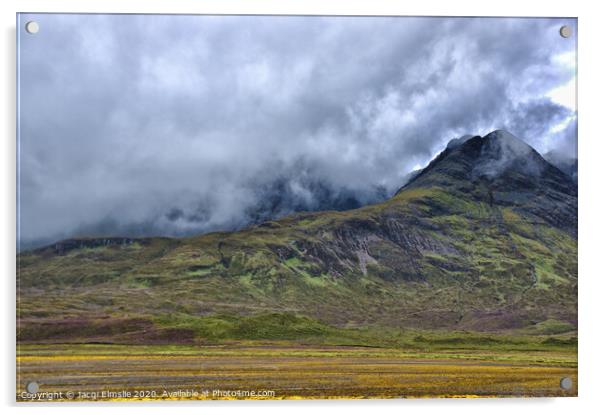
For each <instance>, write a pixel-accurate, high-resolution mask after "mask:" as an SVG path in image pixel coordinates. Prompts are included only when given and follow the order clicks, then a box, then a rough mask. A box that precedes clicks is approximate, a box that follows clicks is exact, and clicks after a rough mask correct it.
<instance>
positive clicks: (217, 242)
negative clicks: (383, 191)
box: [18, 187, 577, 339]
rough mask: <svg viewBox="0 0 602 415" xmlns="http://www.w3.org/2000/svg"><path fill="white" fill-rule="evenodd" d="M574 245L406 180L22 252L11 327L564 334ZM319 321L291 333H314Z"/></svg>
mask: <svg viewBox="0 0 602 415" xmlns="http://www.w3.org/2000/svg"><path fill="white" fill-rule="evenodd" d="M383 229H385V231H383ZM400 237H401V238H402V239H394V238H400ZM576 249H577V245H576V240H575V239H574V238H572V237H571V236H569V235H567V234H566V233H564V232H562V231H560V230H558V229H555V228H553V227H550V226H545V225H540V224H536V223H533V222H529V221H527V220H526V219H525V218H523V217H522V216H521V215H520V214H519V213H518V212H517V211H514V210H512V209H511V208H508V207H504V208H502V207H498V206H495V205H494V206H490V205H489V204H486V203H481V202H477V201H475V199H474V198H473V197H469V196H464V195H462V194H458V193H451V192H448V191H445V190H443V189H440V188H436V187H433V188H418V189H408V190H405V191H403V192H401V193H399V194H398V195H396V196H395V197H394V198H392V199H391V200H389V201H387V202H385V203H383V204H379V205H374V206H367V207H364V208H361V209H357V210H352V211H346V212H322V213H311V214H307V213H306V214H296V215H292V216H289V217H286V218H283V219H281V220H278V221H273V222H267V223H265V224H263V225H260V226H257V227H252V228H249V229H246V230H243V231H240V232H235V233H213V234H208V235H203V236H199V237H193V238H185V239H166V238H154V239H150V240H148V241H143V242H135V243H132V244H129V245H120V246H104V247H97V248H91V249H90V248H82V249H75V250H71V251H69V252H67V253H66V254H65V255H56V254H54V253H53V252H52V250H51V249H50V250H45V251H44V250H41V251H35V252H29V253H23V254H21V255H19V256H18V261H19V266H20V268H19V270H20V273H19V284H20V289H19V294H20V295H19V299H18V301H19V312H20V315H19V317H20V319H21V324H20V327H21V328H22V330H27V327H28V324H29V323H30V322H36V321H38V320H39V321H44V320H47V321H56V319H57V318H59V319H63V318H71V319H73V318H79V319H92V320H95V319H104V318H109V319H111V318H113V319H127V318H143V319H148V320H149V321H152V322H153V324H154V325H159V326H160V327H183V326H186V327H188V328H191V329H192V330H193V332H194V335H195V336H197V337H198V338H209V339H215V338H218V337H220V336H221V337H223V338H229V337H232V335H231V333H233V332H232V330H234V333H236V332H238V333H240V330H244V328H241V327H238V326H237V327H238V328H236V329H232V328H231V327H230V328H228V327H229V326H228V325H229V324H230V323H228V321H229V320H228V318H225V317H224V318H221V320H220V319H218V320H217V321H216V322H215V327H214V328H215V329H216V330H217V331H215V332H211V333H210V334H208V332H207V330H208V329H207V327H206V326H207V324H209V322H210V321H211V318H212V317H207V316H212V315H222V316H241V315H242V316H249V315H253V314H258V313H279V314H280V315H282V313H294V314H297V315H304V316H308V317H311V318H312V319H317V320H319V321H322V322H324V324H327V325H328V327H347V328H353V327H363V326H374V327H419V328H421V329H427V330H428V329H435V328H444V329H446V330H455V329H465V330H505V329H508V330H514V331H516V330H531V331H532V332H533V333H536V332H537V330H541V329H542V327H544V326H546V325H548V326H554V325H555V326H556V331H558V330H560V331H561V332H562V331H564V332H570V331H571V330H574V329H575V324H576V289H577V264H576V258H577V254H576ZM187 319H188V323H186V320H187ZM207 319H209V320H207ZM199 324H200V326H199ZM316 324H318V326H315V327H314V326H311V325H310V326H311V327H312V328H311V330H310V332H308V333H305V332H303V333H301V334H299V333H297V334H296V335H295V336H297V337H308V336H309V337H311V336H313V335H315V334H316V332H314V331H313V330H318V332H317V334H319V335H321V336H323V335H324V333H323V332H321V331H320V330H326V329H324V328H323V327H322V326H320V324H322V323H316ZM209 326H211V324H209ZM29 327H36V326H31V325H29ZM202 327H205V328H202ZM220 327H221V328H220ZM321 327H322V328H321ZM324 327H326V325H324ZM559 327H560V329H559ZM272 328H273V327H272ZM257 329H259V328H258V327H255V328H254V330H257ZM220 330H222V331H221V332H220ZM333 330H337V329H334V328H333ZM216 333H217V334H216ZM219 333H223V335H221V334H219ZM228 333H230V334H228ZM260 333H263V334H261V336H264V337H267V338H269V337H270V336H272V334H271V333H272V332H271V331H270V329H266V330H264V331H263V332H261V331H260ZM320 333H321V334H320ZM330 334H331V333H329V335H330ZM234 337H236V336H234ZM239 337H241V336H239ZM293 337H294V336H293ZM242 338H245V336H242Z"/></svg>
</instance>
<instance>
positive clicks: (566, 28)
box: [560, 26, 573, 39]
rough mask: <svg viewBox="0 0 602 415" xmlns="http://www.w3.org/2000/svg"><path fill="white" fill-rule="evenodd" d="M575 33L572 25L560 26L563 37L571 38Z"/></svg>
mask: <svg viewBox="0 0 602 415" xmlns="http://www.w3.org/2000/svg"><path fill="white" fill-rule="evenodd" d="M572 34H573V29H571V26H562V27H561V28H560V36H562V37H563V38H565V39H566V38H569V37H571V35H572Z"/></svg>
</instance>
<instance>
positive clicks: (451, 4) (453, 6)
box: [0, 0, 602, 415]
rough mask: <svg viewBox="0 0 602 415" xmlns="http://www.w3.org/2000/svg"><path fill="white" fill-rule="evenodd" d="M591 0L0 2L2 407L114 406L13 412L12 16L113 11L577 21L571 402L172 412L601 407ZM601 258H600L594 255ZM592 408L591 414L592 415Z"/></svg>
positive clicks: (212, 405)
mask: <svg viewBox="0 0 602 415" xmlns="http://www.w3.org/2000/svg"><path fill="white" fill-rule="evenodd" d="M595 3H596V2H594V1H581V0H566V1H554V0H548V1H539V2H527V1H525V0H503V1H495V2H488V1H474V0H453V1H435V0H420V1H408V2H404V1H397V0H364V1H360V0H306V1H303V2H301V1H293V0H264V1H260V0H257V1H253V0H221V1H220V0H211V1H209V0H205V1H194V0H121V1H107V0H105V1H101V0H94V1H91V0H85V1H81V0H80V1H76V0H53V1H44V0H21V1H16V0H2V1H1V2H0V8H1V10H2V14H1V19H2V20H1V21H2V43H1V44H2V55H1V59H0V62H2V63H1V64H0V70H1V71H2V77H1V79H2V84H3V88H2V91H3V97H2V100H1V101H0V109H1V110H0V114H1V117H2V122H1V123H0V125H2V126H3V127H4V137H3V140H2V148H1V149H0V154H1V155H2V161H1V162H0V165H1V171H2V180H0V186H1V189H2V195H3V203H2V205H1V209H2V215H0V220H1V222H0V223H1V227H0V229H2V236H3V237H2V238H1V242H0V244H1V245H0V255H2V264H3V268H2V269H3V271H4V272H3V273H2V274H1V279H2V283H3V284H2V287H1V288H0V290H1V291H2V294H3V300H4V301H2V306H1V310H2V315H3V317H4V318H3V321H2V322H3V324H2V334H3V340H2V342H0V347H1V348H2V356H3V359H4V362H3V364H2V365H1V366H0V367H2V368H3V369H4V370H3V373H2V376H1V378H0V385H1V387H0V393H1V394H2V396H1V397H0V399H1V402H2V404H3V406H7V407H8V408H7V409H8V411H7V412H5V413H12V412H13V411H17V410H18V411H19V412H23V413H30V412H34V411H41V412H44V413H50V414H52V413H61V414H62V413H81V412H82V411H85V412H86V413H89V414H96V413H106V411H107V410H115V409H118V408H116V406H118V404H97V405H86V406H85V407H83V406H82V405H78V404H72V405H67V406H65V405H60V406H59V405H56V404H54V405H48V404H40V405H36V404H23V405H19V406H15V405H16V404H14V403H13V402H14V396H15V393H14V391H15V385H14V383H15V372H14V368H15V363H14V352H15V345H14V342H15V308H14V304H15V284H14V281H15V280H14V275H15V203H16V198H15V191H16V186H15V181H16V178H15V152H16V146H15V128H16V127H15V116H16V115H15V76H16V71H15V40H16V39H15V20H16V19H15V13H16V12H18V11H20V12H87V13H90V12H114V13H197V14H317V15H319V14H337V15H341V14H348V15H450V16H454V15H455V16H484V15H487V16H550V17H551V16H558V17H567V16H569V17H578V18H579V74H578V82H579V141H580V145H579V193H580V195H579V280H580V281H579V395H580V397H579V398H563V399H561V398H551V399H479V400H448V399H438V400H407V401H406V400H392V401H376V400H366V401H286V402H281V401H270V402H200V403H177V404H176V408H175V410H176V411H178V412H186V413H187V412H193V411H194V413H204V412H205V413H206V412H217V411H220V412H224V413H235V412H242V411H244V412H245V413H247V412H248V413H251V414H253V413H258V414H259V413H261V414H262V415H264V414H271V413H274V414H275V413H282V412H286V413H287V415H289V414H290V415H293V414H301V413H303V414H305V413H306V412H326V411H329V412H332V411H337V412H347V413H351V414H354V413H358V414H359V413H365V412H366V411H367V410H370V409H371V408H374V410H376V411H378V412H383V413H396V414H400V413H404V412H406V413H410V412H418V411H419V412H420V413H421V414H430V413H445V414H446V415H447V414H462V415H467V414H472V413H478V414H483V413H487V415H493V414H504V415H507V414H508V412H516V413H523V412H527V411H529V412H538V413H540V411H541V412H543V411H545V414H546V415H553V414H563V415H564V414H567V413H569V414H570V413H572V414H576V413H579V414H581V413H589V412H593V411H595V410H599V407H600V406H601V405H600V404H601V403H602V402H601V401H602V399H600V396H602V393H600V392H599V391H598V386H599V385H601V383H602V382H600V381H598V379H600V378H602V373H601V372H600V369H601V367H600V358H599V349H600V348H601V343H600V339H601V335H600V324H599V321H598V319H599V316H601V315H602V313H601V310H600V306H599V304H601V303H602V301H600V297H601V296H602V284H601V281H602V275H601V273H600V272H598V271H599V268H600V267H599V264H598V262H597V259H598V258H599V257H601V256H600V253H599V251H600V249H601V248H602V229H600V216H601V215H602V206H601V205H600V193H601V192H600V187H601V186H600V179H601V178H602V173H601V171H600V166H601V164H602V144H601V140H602V136H601V135H602V133H601V130H602V128H601V125H602V117H601V116H600V112H601V109H600V108H601V107H602V104H601V102H600V100H601V97H602V89H601V88H600V77H601V76H602V65H601V59H600V53H599V50H600V49H602V47H600V40H602V30H601V27H602V22H601V21H600V17H601V16H600V13H596V9H595V7H594V5H595ZM601 258H602V257H601ZM167 407H168V405H165V404H152V405H147V404H133V405H128V411H130V412H131V413H132V414H136V413H145V414H146V413H162V412H165V410H167ZM594 408H595V409H594Z"/></svg>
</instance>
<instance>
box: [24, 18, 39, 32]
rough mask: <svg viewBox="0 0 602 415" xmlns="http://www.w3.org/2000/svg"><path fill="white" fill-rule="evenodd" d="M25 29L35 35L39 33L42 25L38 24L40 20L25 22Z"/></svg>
mask: <svg viewBox="0 0 602 415" xmlns="http://www.w3.org/2000/svg"><path fill="white" fill-rule="evenodd" d="M25 30H26V31H27V33H29V34H30V35H35V34H36V33H38V32H39V31H40V25H39V24H38V22H34V21H31V22H27V23H25Z"/></svg>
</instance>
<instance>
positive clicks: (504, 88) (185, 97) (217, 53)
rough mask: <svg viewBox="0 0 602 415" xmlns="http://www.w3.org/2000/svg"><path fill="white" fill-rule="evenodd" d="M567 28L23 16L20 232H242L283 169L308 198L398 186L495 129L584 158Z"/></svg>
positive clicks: (497, 22) (548, 24)
mask: <svg viewBox="0 0 602 415" xmlns="http://www.w3.org/2000/svg"><path fill="white" fill-rule="evenodd" d="M34 19H35V20H36V21H38V22H39V24H40V31H39V33H38V34H36V35H29V34H27V33H25V32H24V30H23V26H24V24H25V22H27V21H29V20H34ZM562 24H570V25H571V26H572V27H573V28H574V29H575V33H576V20H571V19H452V18H382V17H380V18H365V17H354V18H350V17H327V18H320V17H235V16H229V17H225V16H222V17H220V16H212V17H209V16H132V15H52V14H47V15H22V16H21V27H20V28H19V30H20V32H21V33H20V36H21V43H20V46H19V52H20V63H21V65H20V70H19V75H20V98H21V106H20V114H21V119H20V132H21V136H20V138H21V142H20V160H19V162H20V163H19V166H20V171H19V173H20V209H19V213H20V234H21V238H22V241H23V242H24V243H25V244H26V245H27V244H30V243H33V242H32V241H51V240H53V239H59V238H64V237H69V236H72V235H78V234H86V233H88V234H94V233H121V234H165V235H181V234H192V233H198V232H203V231H207V230H213V229H229V228H235V227H237V226H240V225H242V224H244V223H245V222H246V221H247V220H248V218H247V215H248V211H249V209H253V207H254V206H256V205H257V204H260V203H261V195H262V193H261V192H259V191H258V189H262V188H265V187H266V186H268V187H269V186H270V184H271V183H273V182H274V181H275V180H279V179H282V180H284V181H286V182H287V183H288V184H287V186H288V189H289V190H290V191H291V192H292V193H294V194H295V195H296V197H298V198H301V199H302V198H306V199H307V200H311V199H312V198H313V197H315V195H314V194H313V193H312V190H311V189H308V188H307V186H306V184H307V183H308V182H311V183H314V182H317V183H323V184H324V185H325V186H327V187H328V188H331V189H335V190H336V189H347V190H348V191H351V192H355V194H360V195H361V194H364V193H365V194H370V193H371V192H374V189H375V188H376V187H377V186H378V187H380V188H384V189H386V190H387V191H389V192H391V191H394V190H395V189H397V188H398V187H399V186H400V185H401V184H403V177H404V176H405V175H406V174H407V173H408V172H410V171H411V170H414V169H415V168H417V167H420V166H423V165H424V164H425V163H427V162H428V161H429V160H430V159H431V158H432V157H433V156H434V155H435V154H436V153H437V152H439V151H441V150H442V148H443V147H444V146H445V143H446V142H447V141H448V140H450V139H451V138H454V137H459V136H462V135H464V134H485V133H487V132H489V131H491V130H494V129H499V128H502V129H508V130H509V131H511V132H512V133H513V134H514V135H516V136H518V137H521V138H523V139H524V140H525V141H527V142H528V143H529V144H531V145H532V146H534V147H535V148H536V149H537V150H538V151H540V152H542V153H545V152H547V151H550V150H553V149H558V150H561V151H562V152H564V153H566V154H567V156H572V155H574V152H575V147H576V144H575V143H576V126H577V123H576V113H575V106H574V101H573V102H571V98H572V96H573V95H574V85H575V79H574V78H575V54H576V39H575V37H576V36H575V37H573V38H570V39H564V38H562V37H560V36H559V34H558V30H559V28H560V26H561V25H562ZM300 177H303V178H304V179H303V180H301V179H300ZM368 199H370V198H369V197H366V200H368ZM174 212H177V214H174Z"/></svg>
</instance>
